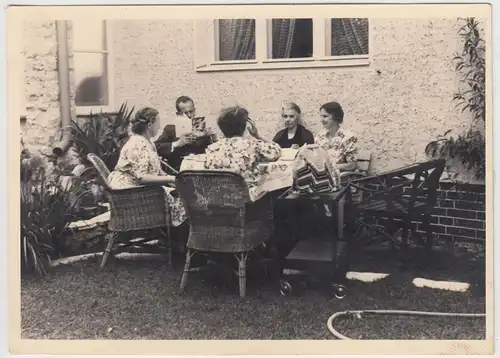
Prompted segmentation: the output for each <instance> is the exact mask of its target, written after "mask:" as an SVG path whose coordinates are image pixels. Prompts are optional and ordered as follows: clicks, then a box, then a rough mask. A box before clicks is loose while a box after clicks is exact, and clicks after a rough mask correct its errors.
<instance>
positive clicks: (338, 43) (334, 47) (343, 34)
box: [327, 19, 368, 56]
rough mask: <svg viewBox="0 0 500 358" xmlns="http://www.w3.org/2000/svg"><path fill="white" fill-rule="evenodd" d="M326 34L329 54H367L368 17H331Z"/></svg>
mask: <svg viewBox="0 0 500 358" xmlns="http://www.w3.org/2000/svg"><path fill="white" fill-rule="evenodd" d="M328 35H329V36H328ZM328 35H327V43H328V44H329V46H328V50H329V55H330V56H352V55H368V19H332V20H331V26H330V31H329V33H328Z"/></svg>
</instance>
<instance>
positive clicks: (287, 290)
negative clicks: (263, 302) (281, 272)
mask: <svg viewBox="0 0 500 358" xmlns="http://www.w3.org/2000/svg"><path fill="white" fill-rule="evenodd" d="M280 293H281V295H282V296H289V295H290V294H291V293H292V285H291V284H290V283H289V282H288V281H285V280H280Z"/></svg>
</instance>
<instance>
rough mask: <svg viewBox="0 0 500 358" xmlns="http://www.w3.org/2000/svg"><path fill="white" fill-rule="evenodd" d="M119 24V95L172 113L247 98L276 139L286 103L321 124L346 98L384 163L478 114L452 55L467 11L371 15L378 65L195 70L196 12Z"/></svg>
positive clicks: (348, 120) (405, 158) (350, 120)
mask: <svg viewBox="0 0 500 358" xmlns="http://www.w3.org/2000/svg"><path fill="white" fill-rule="evenodd" d="M111 26H112V33H113V40H114V43H113V51H114V55H115V59H116V61H115V63H114V73H115V78H114V80H115V86H116V87H115V101H117V103H120V102H122V101H128V102H129V103H130V104H131V105H139V106H140V105H153V106H155V107H157V108H158V109H159V110H160V113H162V114H165V115H167V114H173V113H174V101H175V99H176V97H178V96H180V95H183V94H187V95H190V96H192V97H193V98H194V99H195V101H196V106H197V109H198V113H199V114H208V115H212V116H215V115H216V114H217V111H218V110H220V109H221V108H222V107H224V106H226V105H230V104H234V103H239V104H241V105H244V106H246V107H247V108H248V109H249V111H250V112H251V114H252V117H253V118H255V119H256V120H257V121H258V126H259V129H260V131H261V132H262V134H263V135H264V136H267V138H272V135H273V134H274V133H275V131H276V130H277V129H278V128H279V126H280V108H281V104H282V103H283V102H284V101H287V100H293V101H296V102H297V103H298V104H299V106H300V107H301V108H302V112H303V114H304V118H305V122H306V124H307V125H308V126H309V127H310V129H311V130H312V131H313V132H317V131H318V130H320V129H321V127H320V123H319V119H318V116H317V112H318V108H319V106H320V105H321V104H322V103H324V102H327V101H331V100H336V101H338V102H340V103H341V105H342V106H343V108H344V111H345V126H346V127H347V128H349V129H350V130H352V131H354V132H356V133H357V134H358V136H359V145H360V147H361V148H363V149H365V150H369V151H371V152H372V154H373V162H372V163H373V168H374V169H375V170H377V171H378V170H383V169H388V168H394V167H398V166H401V165H405V164H409V163H412V162H414V161H416V160H422V159H424V158H425V156H424V153H423V151H424V148H425V145H426V144H427V143H428V142H429V141H430V140H431V139H433V138H435V136H436V135H437V134H439V133H443V132H444V131H446V130H447V129H449V128H452V127H455V128H456V130H455V131H456V132H459V131H460V128H463V127H465V126H466V125H467V123H468V120H469V116H468V114H467V113H464V114H462V113H460V111H459V110H457V109H456V108H455V103H453V102H452V98H453V93H454V91H456V90H457V88H458V75H457V73H456V72H455V69H454V66H453V63H452V59H453V57H454V55H455V53H456V51H458V50H459V49H460V45H461V44H460V38H459V36H458V35H457V31H458V28H459V26H460V23H459V22H458V21H457V18H448V19H370V31H372V33H373V34H372V46H371V55H372V62H371V64H370V65H369V66H360V67H345V68H338V67H337V68H326V69H307V68H305V69H288V70H285V69H282V70H253V71H251V70H249V71H226V72H211V73H198V72H196V71H195V69H194V68H195V67H194V66H195V65H194V60H195V42H194V41H195V40H194V36H193V28H194V26H193V21H191V20H168V21H147V20H120V21H118V20H117V21H112V22H111Z"/></svg>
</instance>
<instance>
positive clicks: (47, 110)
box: [21, 20, 74, 153]
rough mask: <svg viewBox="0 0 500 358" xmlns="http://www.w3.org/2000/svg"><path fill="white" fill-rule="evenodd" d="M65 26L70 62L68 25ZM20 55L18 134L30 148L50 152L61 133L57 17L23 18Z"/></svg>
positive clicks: (34, 150) (35, 150) (69, 27)
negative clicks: (21, 117)
mask: <svg viewBox="0 0 500 358" xmlns="http://www.w3.org/2000/svg"><path fill="white" fill-rule="evenodd" d="M68 30H69V33H68V35H69V37H70V39H69V41H68V45H69V50H70V51H69V54H70V66H71V60H72V55H71V54H72V51H71V26H70V25H69V26H68ZM23 55H24V58H23V61H24V79H23V81H24V94H25V96H24V101H25V106H26V109H25V114H26V120H25V122H24V123H22V126H21V135H22V138H23V141H24V142H25V144H26V146H27V147H28V148H29V149H30V150H31V151H33V152H43V153H49V152H50V151H51V149H52V145H53V144H55V143H57V142H58V141H59V139H60V136H61V131H60V129H61V114H60V108H59V107H60V105H59V103H60V102H59V76H58V59H57V35H56V21H39V20H30V21H25V22H24V26H23ZM70 78H71V70H70ZM73 87H74V86H73ZM72 92H74V91H72ZM72 98H74V95H73V94H72Z"/></svg>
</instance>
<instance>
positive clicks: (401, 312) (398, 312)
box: [326, 310, 486, 340]
mask: <svg viewBox="0 0 500 358" xmlns="http://www.w3.org/2000/svg"><path fill="white" fill-rule="evenodd" d="M362 314H373V315H377V314H380V315H405V316H428V317H429V316H430V317H470V318H478V317H486V314H485V313H449V312H424V311H404V310H361V311H341V312H337V313H335V314H333V315H331V316H330V318H328V321H327V323H326V325H327V327H328V330H329V331H330V332H331V333H332V334H333V335H334V336H335V337H337V338H339V339H343V340H352V338H349V337H346V336H344V335H343V334H341V333H340V332H338V331H337V330H336V329H335V328H334V327H333V321H334V320H335V319H336V318H338V317H341V316H356V317H357V318H361V315H362Z"/></svg>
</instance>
